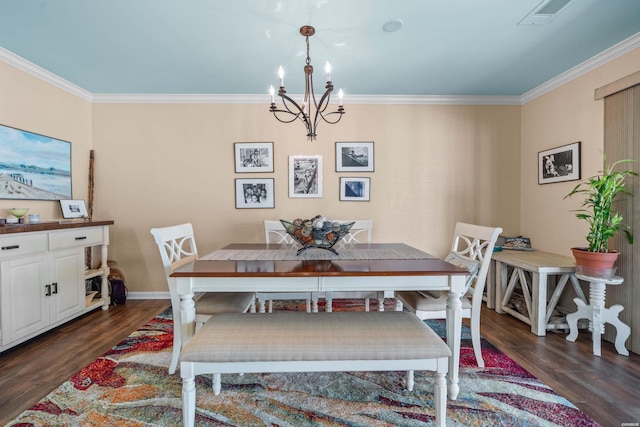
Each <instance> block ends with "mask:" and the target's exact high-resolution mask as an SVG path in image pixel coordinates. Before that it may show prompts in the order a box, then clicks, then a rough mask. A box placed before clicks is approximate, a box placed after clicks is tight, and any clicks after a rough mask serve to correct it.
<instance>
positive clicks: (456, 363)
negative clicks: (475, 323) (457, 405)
mask: <svg viewBox="0 0 640 427" xmlns="http://www.w3.org/2000/svg"><path fill="white" fill-rule="evenodd" d="M448 294H449V297H448V298H447V345H448V346H449V349H450V350H451V357H450V358H449V374H448V377H449V387H448V394H449V398H450V399H451V400H456V399H457V398H458V393H459V392H460V385H459V384H458V373H459V367H460V339H461V337H462V302H461V301H460V298H462V294H461V293H459V292H452V291H450V292H449V293H448Z"/></svg>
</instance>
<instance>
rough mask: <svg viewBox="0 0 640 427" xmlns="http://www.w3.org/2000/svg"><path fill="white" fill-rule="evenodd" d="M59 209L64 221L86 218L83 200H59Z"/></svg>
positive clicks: (85, 206) (85, 207)
mask: <svg viewBox="0 0 640 427" xmlns="http://www.w3.org/2000/svg"><path fill="white" fill-rule="evenodd" d="M60 208H61V209H62V217H63V218H64V219H71V218H85V217H88V214H87V205H85V203H84V200H60Z"/></svg>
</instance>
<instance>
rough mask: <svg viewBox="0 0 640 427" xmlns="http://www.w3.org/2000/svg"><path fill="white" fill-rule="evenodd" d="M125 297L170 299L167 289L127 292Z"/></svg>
mask: <svg viewBox="0 0 640 427" xmlns="http://www.w3.org/2000/svg"><path fill="white" fill-rule="evenodd" d="M127 299H166V300H170V299H171V296H169V291H166V292H129V293H128V294H127Z"/></svg>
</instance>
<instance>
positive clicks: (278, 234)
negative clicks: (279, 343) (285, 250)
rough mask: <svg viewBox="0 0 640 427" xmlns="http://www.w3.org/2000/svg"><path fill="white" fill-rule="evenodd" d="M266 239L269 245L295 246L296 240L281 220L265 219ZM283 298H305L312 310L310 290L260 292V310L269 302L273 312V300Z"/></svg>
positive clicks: (316, 305) (269, 308) (316, 309)
mask: <svg viewBox="0 0 640 427" xmlns="http://www.w3.org/2000/svg"><path fill="white" fill-rule="evenodd" d="M264 240H265V243H266V244H267V245H271V244H280V245H290V246H293V245H295V244H296V242H295V241H294V240H293V237H291V236H290V235H289V234H288V233H287V230H286V229H285V228H284V225H282V223H281V222H280V221H274V220H268V219H265V220H264ZM274 300H276V301H282V300H305V302H306V308H307V313H310V312H311V293H309V292H258V303H259V305H260V311H262V310H263V307H264V305H265V303H266V304H268V310H267V311H268V312H269V313H272V312H273V301H274ZM315 301H316V302H315V304H314V306H315V311H318V303H317V299H316V300H315Z"/></svg>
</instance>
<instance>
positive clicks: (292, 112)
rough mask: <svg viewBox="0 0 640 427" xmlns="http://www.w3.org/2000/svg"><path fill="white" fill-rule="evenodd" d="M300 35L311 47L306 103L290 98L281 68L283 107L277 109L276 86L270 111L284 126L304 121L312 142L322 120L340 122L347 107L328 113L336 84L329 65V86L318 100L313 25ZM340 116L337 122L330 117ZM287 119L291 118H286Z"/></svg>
mask: <svg viewBox="0 0 640 427" xmlns="http://www.w3.org/2000/svg"><path fill="white" fill-rule="evenodd" d="M300 34H302V35H303V36H304V37H305V44H306V48H307V57H306V60H305V67H304V73H305V93H304V99H303V100H302V104H298V103H297V102H296V101H294V100H293V99H292V98H290V97H289V96H288V95H286V91H285V89H284V83H283V76H284V71H283V68H282V66H281V67H280V69H279V75H280V90H279V91H278V96H280V98H282V107H281V108H280V107H276V104H275V101H274V95H275V93H274V89H273V86H272V87H271V88H270V93H271V107H270V108H269V111H271V112H272V113H273V115H274V117H275V118H276V119H277V120H278V121H280V122H282V123H291V122H293V121H295V119H300V121H302V122H303V123H304V125H305V127H306V128H307V137H309V138H310V139H311V140H314V139H315V138H316V136H317V135H316V129H317V126H318V124H319V123H320V120H319V119H322V121H324V122H326V123H329V124H335V123H338V122H339V121H340V120H341V119H342V115H343V114H344V106H343V105H342V102H341V103H340V105H338V109H337V110H336V111H333V112H330V113H327V112H326V111H327V109H328V108H329V105H330V101H331V92H332V91H333V84H332V83H331V77H330V72H331V68H330V66H329V63H328V62H327V66H326V67H325V71H326V74H327V85H326V86H325V92H324V93H323V94H322V97H320V102H318V101H317V99H316V95H315V92H314V88H313V66H312V65H311V56H310V55H309V37H310V36H313V35H314V34H315V29H314V28H313V27H312V26H310V25H305V26H303V27H301V28H300ZM341 92H342V91H341ZM340 101H342V93H340ZM312 108H313V109H315V111H313V112H312V111H311V110H312ZM336 114H337V115H338V117H337V118H336V119H335V120H331V119H330V118H329V116H333V115H336ZM279 115H280V116H279ZM285 117H287V118H286V119H285Z"/></svg>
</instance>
